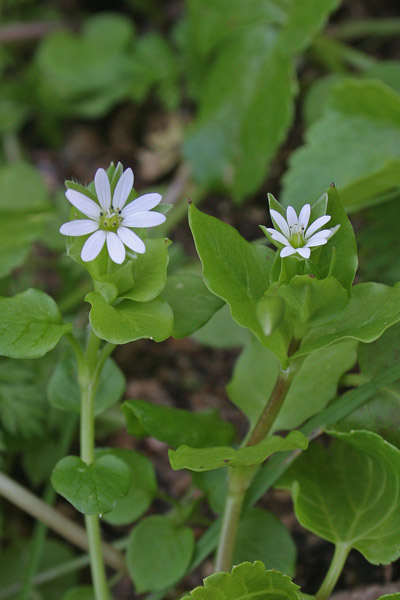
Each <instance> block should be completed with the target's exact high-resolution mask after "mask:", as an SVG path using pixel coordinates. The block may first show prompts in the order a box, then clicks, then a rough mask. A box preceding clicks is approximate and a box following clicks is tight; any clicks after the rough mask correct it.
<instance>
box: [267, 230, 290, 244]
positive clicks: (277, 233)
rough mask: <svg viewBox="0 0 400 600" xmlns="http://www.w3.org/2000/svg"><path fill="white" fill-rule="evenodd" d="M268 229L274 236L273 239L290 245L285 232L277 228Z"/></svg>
mask: <svg viewBox="0 0 400 600" xmlns="http://www.w3.org/2000/svg"><path fill="white" fill-rule="evenodd" d="M267 231H268V233H269V234H270V236H271V237H272V239H273V240H275V242H279V243H280V244H283V245H284V246H287V245H288V240H287V239H286V238H285V236H284V235H283V233H280V231H277V230H276V229H267Z"/></svg>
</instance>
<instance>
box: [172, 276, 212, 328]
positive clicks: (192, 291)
mask: <svg viewBox="0 0 400 600" xmlns="http://www.w3.org/2000/svg"><path fill="white" fill-rule="evenodd" d="M162 297H163V298H165V300H166V301H167V302H168V304H169V305H170V307H171V308H172V312H173V313H174V331H173V334H172V335H173V336H174V337H176V338H183V337H186V336H188V335H191V334H192V333H194V332H195V331H196V330H197V329H199V328H200V327H202V326H203V325H204V324H205V323H207V321H208V320H209V319H210V318H211V317H212V315H213V314H214V313H215V312H216V311H217V310H218V309H219V308H221V306H223V302H222V300H220V298H218V297H217V296H214V295H213V294H211V293H210V292H209V291H208V289H207V288H206V286H205V285H204V283H203V280H202V279H201V277H197V276H196V275H192V274H190V273H180V274H176V275H171V276H170V277H168V279H167V285H166V286H165V289H164V290H163V292H162Z"/></svg>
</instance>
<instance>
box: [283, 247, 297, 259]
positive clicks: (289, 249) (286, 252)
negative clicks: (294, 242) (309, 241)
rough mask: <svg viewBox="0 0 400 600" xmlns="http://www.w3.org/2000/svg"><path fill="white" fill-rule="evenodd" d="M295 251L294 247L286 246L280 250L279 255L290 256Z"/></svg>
mask: <svg viewBox="0 0 400 600" xmlns="http://www.w3.org/2000/svg"><path fill="white" fill-rule="evenodd" d="M295 252H296V248H292V246H286V247H285V248H282V250H281V257H282V258H285V256H290V255H291V254H294V253H295Z"/></svg>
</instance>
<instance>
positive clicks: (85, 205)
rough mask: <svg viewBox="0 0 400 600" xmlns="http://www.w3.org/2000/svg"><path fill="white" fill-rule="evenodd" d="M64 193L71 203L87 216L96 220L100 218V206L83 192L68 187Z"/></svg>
mask: <svg viewBox="0 0 400 600" xmlns="http://www.w3.org/2000/svg"><path fill="white" fill-rule="evenodd" d="M65 195H66V196H67V198H68V200H69V201H70V202H71V204H72V205H73V206H75V208H77V209H78V210H79V211H80V212H81V213H83V214H84V215H86V216H87V217H90V218H91V219H95V220H96V221H97V220H98V219H99V218H100V212H101V209H100V206H99V205H98V204H96V202H94V201H93V200H91V198H88V197H87V196H85V194H82V193H81V192H77V191H76V190H71V189H70V190H67V191H66V192H65Z"/></svg>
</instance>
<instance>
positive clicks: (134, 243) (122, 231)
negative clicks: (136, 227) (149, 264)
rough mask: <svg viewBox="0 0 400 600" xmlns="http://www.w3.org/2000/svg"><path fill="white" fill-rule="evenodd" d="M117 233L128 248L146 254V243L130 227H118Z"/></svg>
mask: <svg viewBox="0 0 400 600" xmlns="http://www.w3.org/2000/svg"><path fill="white" fill-rule="evenodd" d="M117 235H118V237H119V239H120V240H121V241H122V242H123V243H124V244H125V246H128V248H130V249H131V250H133V251H134V252H138V254H144V253H145V252H146V246H145V245H144V242H143V241H142V240H141V239H140V237H139V236H138V235H136V233H133V231H131V230H130V229H127V228H126V227H118V231H117Z"/></svg>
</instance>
